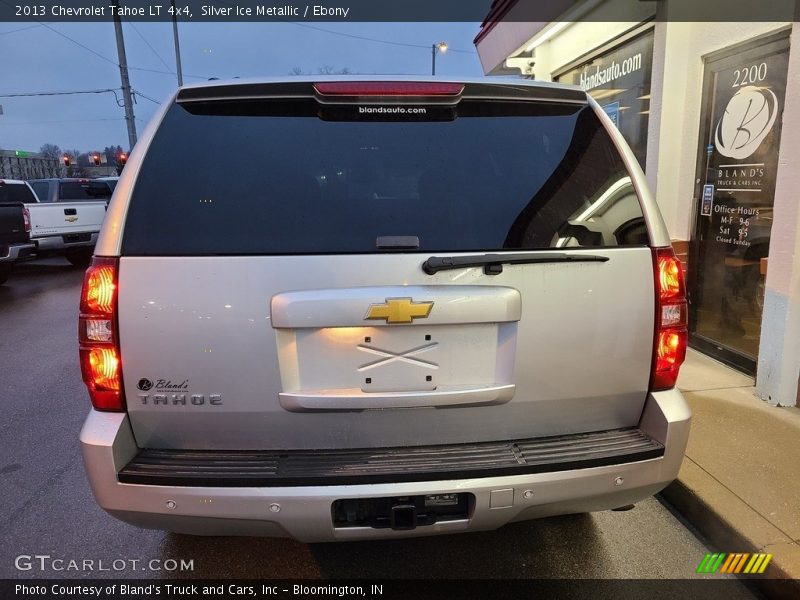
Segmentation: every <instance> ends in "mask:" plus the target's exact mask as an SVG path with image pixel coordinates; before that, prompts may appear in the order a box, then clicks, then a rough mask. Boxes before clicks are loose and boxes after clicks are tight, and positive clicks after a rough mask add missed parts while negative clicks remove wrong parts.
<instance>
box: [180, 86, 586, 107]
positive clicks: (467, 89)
mask: <svg viewBox="0 0 800 600" xmlns="http://www.w3.org/2000/svg"><path fill="white" fill-rule="evenodd" d="M337 83H340V84H342V85H346V84H350V85H352V86H353V87H354V88H355V87H358V86H359V85H365V84H370V83H372V82H369V81H350V80H344V81H341V82H337ZM380 83H381V84H382V85H386V84H389V83H391V82H387V81H381V82H380ZM409 83H411V84H416V85H419V86H420V88H421V89H422V88H424V86H426V85H431V86H435V85H437V84H435V83H434V82H430V81H420V82H397V84H398V86H400V85H404V86H407V85H408V84H409ZM319 85H325V84H319ZM439 85H441V84H439ZM325 97H326V96H325V95H324V94H320V93H319V91H318V90H317V89H316V87H315V83H314V82H311V81H289V82H277V83H275V82H271V83H244V82H243V83H230V84H222V85H209V86H200V87H192V88H183V89H181V90H180V91H179V92H178V96H177V99H176V101H177V103H178V104H189V103H192V102H219V101H230V100H271V99H274V100H288V99H293V98H297V99H301V98H302V99H312V98H316V99H317V100H319V101H323V102H324V98H325ZM457 97H458V99H459V100H460V99H465V98H468V99H470V100H511V101H537V102H558V103H566V104H579V105H586V104H588V100H587V97H586V92H584V91H582V90H579V89H571V88H563V87H555V86H552V87H551V86H546V85H542V86H537V85H530V84H527V85H515V84H514V83H510V82H508V81H507V80H506V81H504V82H503V83H499V82H498V83H465V84H463V91H462V92H461V93H460V94H458V95H457ZM398 98H402V99H403V101H404V102H419V101H420V100H424V101H425V102H426V103H428V102H430V100H431V99H434V98H438V99H439V100H440V101H441V100H442V99H443V98H442V95H431V96H428V95H422V94H420V95H412V96H409V95H407V94H399V93H398V94H397V95H392V94H387V95H357V96H356V95H354V96H350V97H349V99H350V100H351V101H357V102H359V103H360V104H385V103H386V102H387V99H394V100H395V101H396V100H397V99H398ZM435 103H436V102H435Z"/></svg>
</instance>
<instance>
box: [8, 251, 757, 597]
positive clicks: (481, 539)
mask: <svg viewBox="0 0 800 600" xmlns="http://www.w3.org/2000/svg"><path fill="white" fill-rule="evenodd" d="M82 275H83V273H82V271H81V270H80V269H76V268H74V267H71V266H70V265H69V264H68V263H67V262H66V261H65V260H62V259H49V260H44V261H41V260H40V261H36V262H29V263H24V264H22V265H18V266H17V268H16V269H15V271H14V272H13V273H12V275H11V278H10V279H9V281H8V283H7V284H5V285H3V286H0V408H2V418H1V419H0V440H2V441H1V442H0V443H1V444H2V447H1V448H0V451H1V452H2V454H0V503H2V506H3V511H2V513H0V536H1V537H2V539H3V540H4V542H5V543H3V544H2V545H0V577H5V578H16V577H37V578H39V577H62V576H63V577H82V578H87V577H115V578H117V577H160V576H171V577H174V576H177V577H203V578H223V577H224V578H227V577H236V578H259V579H262V578H281V579H286V578H292V579H294V578H342V579H347V578H362V577H369V578H409V577H415V578H442V577H447V578H455V579H459V578H553V577H565V578H573V577H585V578H680V579H682V578H691V577H703V578H709V577H710V576H709V575H702V576H699V575H696V574H695V569H696V568H697V566H698V564H699V563H700V561H701V560H702V559H703V556H704V554H705V553H706V552H707V551H711V550H709V549H708V548H707V546H706V544H705V543H704V542H703V541H702V540H701V539H699V538H698V537H696V535H695V534H694V533H693V532H692V531H691V530H690V529H689V528H688V527H687V525H686V524H685V523H684V522H683V521H682V520H681V519H680V517H679V516H677V515H675V514H673V512H671V511H670V509H669V508H668V506H666V505H665V504H664V503H662V502H661V501H659V500H658V499H656V498H651V499H648V500H646V501H644V502H641V503H640V504H638V505H637V506H636V507H635V508H634V509H632V510H630V511H625V512H610V511H609V512H603V513H595V514H591V515H573V516H566V517H557V518H550V519H543V520H539V521H531V522H525V523H518V524H513V525H509V526H507V527H505V528H503V529H501V530H498V531H494V532H485V533H473V534H460V535H453V536H443V537H431V538H416V539H410V540H400V541H372V542H357V543H336V544H315V545H308V544H301V543H298V542H295V541H292V540H285V539H262V538H232V537H227V538H201V537H191V536H184V535H175V534H170V533H165V532H160V531H150V530H142V529H138V528H135V527H133V526H130V525H127V524H124V523H121V522H119V521H117V520H115V519H113V518H112V517H110V516H108V515H107V514H106V513H104V512H103V511H102V510H101V509H100V508H98V507H97V505H96V504H95V502H94V499H93V497H92V493H91V490H90V489H89V485H88V483H87V481H86V478H85V475H84V472H83V465H82V462H81V457H80V451H79V447H78V433H79V431H80V427H81V425H82V422H83V420H84V418H85V416H86V413H87V412H88V410H89V399H88V397H87V394H86V391H85V389H84V387H83V384H82V382H81V377H80V370H79V365H78V352H77V344H76V335H77V312H78V297H79V293H80V285H81V280H82ZM34 555H48V556H50V557H51V558H50V559H47V561H48V562H49V561H50V560H52V559H63V560H64V561H65V562H64V563H63V565H67V566H68V565H69V564H70V563H69V561H70V560H73V561H77V563H78V565H79V567H80V568H78V569H75V570H71V569H67V570H63V571H53V570H52V569H50V570H45V571H42V570H41V569H40V568H39V564H38V563H37V562H36V561H35V560H31V561H27V560H26V559H24V558H23V559H22V562H21V563H20V561H19V560H18V558H17V557H19V556H23V557H24V556H34ZM153 559H158V560H160V561H162V562H161V563H160V564H161V565H164V564H166V563H164V562H163V561H166V560H167V559H175V560H178V561H180V560H184V561H192V565H193V569H192V570H191V571H187V572H184V573H181V572H166V571H164V570H161V571H158V570H148V566H147V565H148V563H149V561H151V560H153ZM87 560H89V561H94V562H93V563H91V564H92V566H93V568H90V569H88V570H87V569H85V568H83V567H84V566H85V563H84V562H83V561H87ZM100 561H103V565H105V567H107V568H110V570H108V571H98V570H97V569H98V567H99V565H100ZM113 561H117V562H116V563H114V562H113ZM120 561H123V562H124V565H125V566H124V568H121V569H116V568H112V566H113V565H116V566H121V565H123V562H120ZM133 561H138V562H135V563H134V562H133ZM15 563H16V564H15ZM20 564H21V566H22V567H23V569H24V567H25V566H26V565H27V564H31V568H30V569H27V570H20V569H19V568H18V566H19V565H20ZM59 564H61V563H59ZM157 566H158V564H156V567H157ZM729 590H733V591H734V592H735V593H733V594H731V596H732V597H742V598H746V597H751V596H750V593H749V592H748V591H747V590H746V588H744V586H739V587H737V588H729Z"/></svg>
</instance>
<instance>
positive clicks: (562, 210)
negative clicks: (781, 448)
mask: <svg viewBox="0 0 800 600" xmlns="http://www.w3.org/2000/svg"><path fill="white" fill-rule="evenodd" d="M686 335H687V334H686V301H685V296H684V283H683V276H682V272H681V268H680V263H679V262H678V261H677V260H676V258H675V256H674V254H673V253H672V250H671V247H670V240H669V237H668V235H667V231H666V229H665V227H664V224H663V222H662V220H661V217H660V215H659V212H658V209H657V207H656V204H655V202H654V200H653V198H652V197H651V196H650V194H649V192H648V191H647V187H646V185H645V181H644V178H643V175H642V172H641V169H640V168H639V166H638V164H637V163H636V160H635V158H633V155H632V154H631V152H630V150H629V148H628V147H627V146H626V144H625V142H624V141H623V139H622V138H621V137H620V135H619V133H618V132H617V131H616V129H615V128H614V126H613V125H612V124H611V122H610V121H609V119H608V118H607V117H606V116H605V115H604V113H603V111H602V109H600V108H599V107H598V105H597V104H596V103H595V102H594V101H593V100H592V99H591V98H589V97H587V95H586V94H585V93H584V92H582V91H580V90H578V89H576V88H573V87H566V86H560V85H552V84H544V83H537V82H529V81H519V80H514V81H510V80H496V79H474V80H461V81H443V80H438V79H437V80H433V79H430V80H397V79H391V80H389V79H380V80H372V81H362V80H346V79H341V78H339V79H336V80H320V79H319V78H317V79H314V80H310V79H302V78H287V79H282V80H259V81H245V80H235V81H233V82H218V81H215V82H210V83H206V84H201V85H198V86H191V87H185V88H182V89H181V90H179V91H178V92H177V94H176V96H175V97H174V98H173V99H172V100H171V101H170V102H168V103H167V104H166V105H165V106H164V107H163V109H162V111H161V113H160V115H159V116H158V117H157V118H155V119H154V121H153V122H152V123H151V125H150V126H149V129H148V130H147V132H146V133H145V135H144V136H143V137H142V139H141V140H140V141H139V143H138V145H137V146H136V149H135V150H134V151H133V153H132V155H131V158H130V161H129V162H128V165H127V167H126V169H125V171H124V173H123V175H122V177H121V179H120V181H119V184H118V186H117V189H116V192H115V194H114V198H113V200H112V203H111V206H110V208H109V212H108V216H107V218H106V220H105V223H104V225H103V229H102V232H101V236H100V239H99V241H98V244H97V248H96V256H95V258H94V261H93V264H92V266H91V267H90V268H89V270H88V271H87V274H86V279H85V283H84V289H83V293H82V298H81V308H80V353H81V364H82V370H83V377H84V380H85V382H86V385H87V387H88V389H89V395H90V397H91V400H92V404H93V408H92V410H91V412H90V414H89V417H88V419H87V420H86V423H85V425H84V427H83V431H82V432H81V444H82V447H83V456H84V461H85V464H86V470H87V472H88V475H89V479H90V481H91V485H92V489H93V490H94V494H95V496H96V498H97V501H98V502H99V504H100V505H101V506H102V507H103V508H104V509H105V510H106V511H108V512H109V513H110V514H111V515H113V516H115V517H117V518H119V519H122V520H124V521H127V522H129V523H133V524H136V525H139V526H142V527H150V528H159V529H167V530H171V531H176V532H183V533H192V534H203V535H218V534H219V535H222V534H224V535H230V534H234V535H237V534H238V535H267V536H291V537H294V538H296V539H299V540H303V541H332V540H355V539H365V538H378V537H400V536H411V535H427V534H435V533H451V532H459V531H477V530H486V529H494V528H497V527H500V526H501V525H503V524H505V523H508V522H511V521H519V520H523V519H532V518H537V517H544V516H549V515H557V514H564V513H575V512H585V511H597V510H605V509H611V508H616V507H621V506H624V505H627V504H630V503H633V502H636V501H639V500H641V499H643V498H645V497H647V496H650V495H651V494H654V493H656V492H658V491H659V490H661V489H662V488H663V487H664V486H666V485H667V484H668V483H669V482H670V481H671V480H673V479H674V478H675V477H676V475H677V473H678V468H679V466H680V464H681V460H682V458H683V454H684V449H685V446H686V441H687V437H688V435H689V421H690V411H689V408H688V407H687V405H686V403H685V402H684V400H683V398H682V396H681V394H680V392H679V391H678V390H676V389H675V387H674V386H675V380H676V377H677V375H678V369H679V367H680V365H681V363H682V361H683V358H684V354H685V348H686Z"/></svg>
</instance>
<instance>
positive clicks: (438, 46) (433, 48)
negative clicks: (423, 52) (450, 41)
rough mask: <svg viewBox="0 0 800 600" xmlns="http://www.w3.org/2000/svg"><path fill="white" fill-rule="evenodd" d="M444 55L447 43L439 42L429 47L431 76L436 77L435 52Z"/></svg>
mask: <svg viewBox="0 0 800 600" xmlns="http://www.w3.org/2000/svg"><path fill="white" fill-rule="evenodd" d="M437 50H438V51H439V52H441V53H442V54H444V53H445V52H447V42H439V43H438V44H432V45H431V75H436V51H437Z"/></svg>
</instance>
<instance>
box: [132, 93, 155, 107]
mask: <svg viewBox="0 0 800 600" xmlns="http://www.w3.org/2000/svg"><path fill="white" fill-rule="evenodd" d="M131 91H132V92H133V94H134V95H135V96H141V97H142V98H144V99H145V100H150V102H153V103H155V104H161V102H159V101H158V100H155V99H154V98H151V97H150V96H145V95H144V94H143V93H142V92H140V91H139V90H131Z"/></svg>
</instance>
